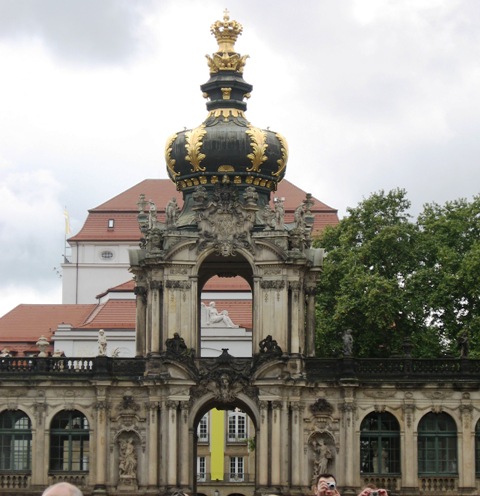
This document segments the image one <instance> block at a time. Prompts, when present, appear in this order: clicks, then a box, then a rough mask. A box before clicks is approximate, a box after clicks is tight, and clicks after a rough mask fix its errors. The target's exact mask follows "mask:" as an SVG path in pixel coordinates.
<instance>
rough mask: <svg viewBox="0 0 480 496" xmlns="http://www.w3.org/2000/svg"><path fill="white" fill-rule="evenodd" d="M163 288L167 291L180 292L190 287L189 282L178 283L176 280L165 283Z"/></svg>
mask: <svg viewBox="0 0 480 496" xmlns="http://www.w3.org/2000/svg"><path fill="white" fill-rule="evenodd" d="M165 286H166V287H167V288H169V289H180V290H181V291H186V290H187V289H190V288H191V287H192V283H191V281H178V280H171V279H170V280H168V281H166V282H165Z"/></svg>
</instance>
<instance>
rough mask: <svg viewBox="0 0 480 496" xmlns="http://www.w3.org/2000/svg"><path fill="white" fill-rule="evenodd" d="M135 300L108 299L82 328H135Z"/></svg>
mask: <svg viewBox="0 0 480 496" xmlns="http://www.w3.org/2000/svg"><path fill="white" fill-rule="evenodd" d="M135 303H136V302H135V300H108V301H107V302H105V303H102V304H101V305H98V307H97V308H96V309H95V311H94V312H92V314H91V315H90V317H89V319H88V321H86V322H85V323H82V325H80V326H77V327H79V328H81V329H135Z"/></svg>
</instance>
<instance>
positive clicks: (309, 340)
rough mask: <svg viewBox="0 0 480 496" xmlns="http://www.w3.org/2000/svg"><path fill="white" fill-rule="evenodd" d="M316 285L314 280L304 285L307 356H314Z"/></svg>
mask: <svg viewBox="0 0 480 496" xmlns="http://www.w3.org/2000/svg"><path fill="white" fill-rule="evenodd" d="M316 294H317V287H316V284H315V282H314V283H309V284H307V285H306V287H305V296H306V299H307V311H306V322H305V324H306V325H305V332H306V337H305V348H306V349H305V355H306V356H309V357H314V356H315V320H316V319H315V296H316Z"/></svg>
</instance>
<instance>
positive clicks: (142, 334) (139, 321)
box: [134, 286, 147, 357]
mask: <svg viewBox="0 0 480 496" xmlns="http://www.w3.org/2000/svg"><path fill="white" fill-rule="evenodd" d="M134 293H135V295H136V304H137V313H136V324H135V356H137V357H142V356H145V355H146V349H145V344H146V343H145V338H146V332H147V328H146V325H147V321H146V320H147V319H146V317H147V316H146V312H147V288H145V286H135V288H134Z"/></svg>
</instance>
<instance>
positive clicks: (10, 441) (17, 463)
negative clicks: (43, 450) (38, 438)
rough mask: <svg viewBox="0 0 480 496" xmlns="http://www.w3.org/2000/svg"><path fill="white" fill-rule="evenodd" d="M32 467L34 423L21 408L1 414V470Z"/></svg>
mask: <svg viewBox="0 0 480 496" xmlns="http://www.w3.org/2000/svg"><path fill="white" fill-rule="evenodd" d="M31 467H32V423H31V421H30V418H29V417H28V415H26V414H25V413H24V412H22V411H20V410H16V411H7V412H2V413H1V414H0V470H8V471H29V470H31Z"/></svg>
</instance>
